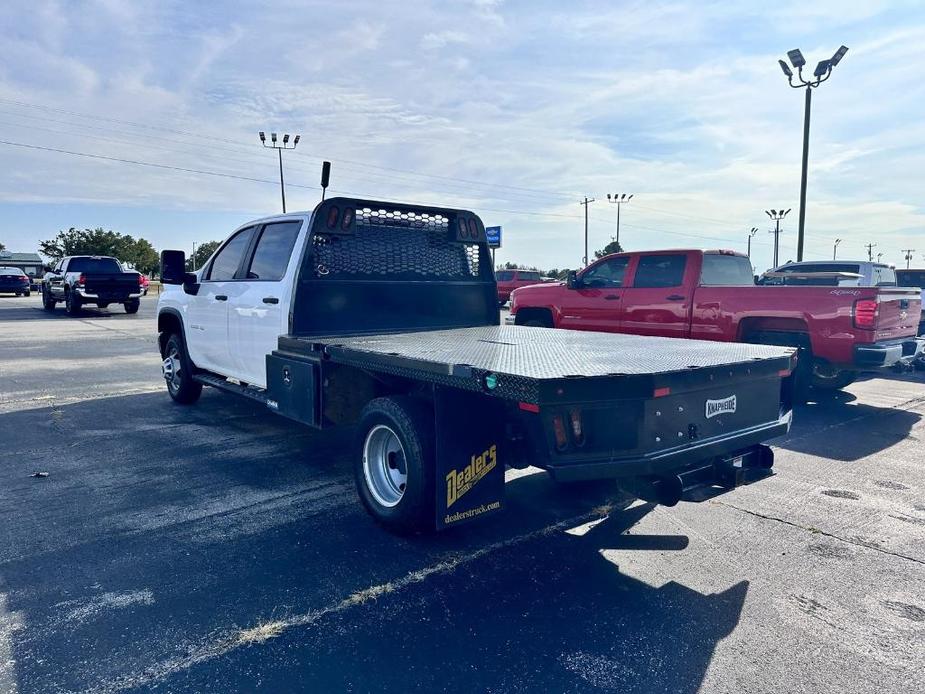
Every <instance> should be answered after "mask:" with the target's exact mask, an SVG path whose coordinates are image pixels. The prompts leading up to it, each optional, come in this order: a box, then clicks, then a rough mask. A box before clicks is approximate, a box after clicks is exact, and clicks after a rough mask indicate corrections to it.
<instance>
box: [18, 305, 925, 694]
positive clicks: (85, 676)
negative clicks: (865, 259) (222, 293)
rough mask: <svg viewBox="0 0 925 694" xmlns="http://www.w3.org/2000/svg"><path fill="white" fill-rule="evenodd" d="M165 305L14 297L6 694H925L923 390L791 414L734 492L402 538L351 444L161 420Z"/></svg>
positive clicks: (519, 496) (580, 500)
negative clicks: (381, 522)
mask: <svg viewBox="0 0 925 694" xmlns="http://www.w3.org/2000/svg"><path fill="white" fill-rule="evenodd" d="M154 306H155V299H154V297H148V298H146V299H144V300H143V302H142V308H141V311H140V312H139V313H138V314H137V315H135V316H128V315H125V314H124V313H123V312H122V311H121V309H120V308H119V307H115V308H114V310H112V311H106V310H97V309H87V310H86V311H85V313H84V315H83V316H82V317H80V318H69V317H67V316H66V315H65V314H64V311H63V310H61V309H60V308H59V309H58V310H56V311H55V312H54V313H53V314H49V313H46V312H44V311H42V310H41V305H40V300H39V298H38V297H37V296H35V295H33V296H32V297H30V298H19V299H17V298H12V297H5V296H4V297H0V514H2V523H0V692H15V693H17V694H19V693H25V692H63V691H88V692H97V693H103V692H117V691H147V690H151V689H155V690H157V691H177V692H180V691H196V692H237V691H247V692H250V691H267V692H283V691H386V690H388V691H394V690H399V689H400V690H410V691H416V690H427V691H490V692H508V691H517V692H534V691H557V692H558V691H562V692H565V691H604V692H607V691H614V692H696V691H705V692H745V691H747V692H772V691H773V692H833V693H834V692H838V693H839V694H841V693H842V692H849V691H850V692H868V691H869V692H921V691H925V443H923V439H925V424H923V421H922V416H923V413H925V387H923V386H925V377H923V375H922V374H921V373H918V374H912V375H908V376H903V377H890V378H872V379H869V380H864V381H862V382H858V383H856V384H854V385H853V386H851V387H850V388H849V389H848V391H847V392H845V393H843V394H840V395H838V396H836V397H831V398H827V399H825V400H823V401H822V402H819V403H812V404H809V405H807V406H805V407H803V408H801V409H800V410H798V412H797V413H796V423H795V426H794V428H793V431H792V432H791V434H790V435H789V436H788V437H786V438H784V439H781V440H778V441H776V442H775V449H776V455H777V463H776V465H775V472H776V474H775V475H774V476H773V477H771V478H768V479H765V480H763V481H760V482H758V483H756V484H753V485H750V486H747V487H742V488H739V489H737V490H734V491H732V492H729V493H726V494H722V495H719V496H715V497H712V498H703V499H700V500H698V501H691V502H685V503H682V504H680V505H678V506H676V507H674V508H662V507H654V506H652V505H650V504H646V503H642V502H639V501H634V500H631V499H627V498H625V497H624V496H622V495H621V494H620V493H618V492H617V491H616V490H615V489H613V488H611V487H610V486H608V485H602V487H601V488H600V489H597V490H583V491H581V492H569V491H566V490H562V489H558V488H556V487H555V486H554V485H553V484H552V483H551V482H550V480H549V479H548V478H547V476H546V475H545V474H544V473H541V472H538V471H532V470H529V471H526V472H520V473H516V474H515V473H513V472H509V473H508V483H507V501H506V504H507V508H506V510H505V511H504V512H503V514H502V515H500V516H496V517H494V518H493V519H491V520H486V521H485V522H482V523H476V524H473V525H469V526H467V527H465V528H460V529H456V530H453V531H451V532H448V533H445V534H442V535H439V536H436V537H430V538H415V539H401V538H397V537H394V536H392V535H389V534H387V533H386V532H384V531H382V530H381V529H379V528H378V527H377V526H376V525H375V524H374V523H373V522H372V521H371V519H370V518H369V517H368V516H367V515H366V514H365V513H364V511H363V510H362V509H361V507H360V505H359V502H358V501H357V500H356V498H355V494H354V490H353V483H352V479H351V475H350V466H349V461H348V457H347V450H346V448H345V446H346V445H347V442H348V441H349V432H330V433H329V432H323V433H317V432H314V431H311V430H309V429H307V428H300V427H297V426H296V425H293V424H290V423H289V422H288V421H286V420H283V419H282V418H279V417H276V416H275V415H273V414H271V413H269V412H267V411H265V410H262V409H260V408H259V406H257V405H254V404H252V403H250V402H245V401H241V400H238V399H235V398H234V397H233V396H230V395H225V394H222V393H219V392H216V391H210V390H208V389H207V390H206V392H205V393H204V395H203V397H202V399H201V400H200V402H199V403H198V404H197V405H194V406H192V407H187V408H183V407H179V406H176V405H174V404H173V403H172V402H171V401H170V399H169V398H168V396H167V394H166V392H165V389H164V387H163V385H162V382H161V379H160V369H159V366H160V365H159V358H158V356H157V354H156V347H155V333H154V320H153V318H154ZM35 472H47V473H48V476H47V477H32V476H31V475H32V474H33V473H35Z"/></svg>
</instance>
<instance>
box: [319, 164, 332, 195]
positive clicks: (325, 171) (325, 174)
mask: <svg viewBox="0 0 925 694" xmlns="http://www.w3.org/2000/svg"><path fill="white" fill-rule="evenodd" d="M330 182H331V162H329V161H323V162H321V202H324V193H325V191H326V190H327V188H328V183H330Z"/></svg>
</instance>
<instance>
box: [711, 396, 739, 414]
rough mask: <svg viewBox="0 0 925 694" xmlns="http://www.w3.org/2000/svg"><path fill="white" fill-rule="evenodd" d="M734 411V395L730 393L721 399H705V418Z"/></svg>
mask: <svg viewBox="0 0 925 694" xmlns="http://www.w3.org/2000/svg"><path fill="white" fill-rule="evenodd" d="M735 411H736V396H735V395H730V396H729V397H728V398H723V399H722V400H707V411H706V415H707V419H709V418H710V417H715V416H716V415H718V414H730V413H732V412H735Z"/></svg>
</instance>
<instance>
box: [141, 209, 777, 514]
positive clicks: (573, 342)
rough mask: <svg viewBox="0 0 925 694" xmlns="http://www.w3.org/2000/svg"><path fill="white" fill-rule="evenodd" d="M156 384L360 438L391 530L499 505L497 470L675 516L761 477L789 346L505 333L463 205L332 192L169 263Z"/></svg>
mask: <svg viewBox="0 0 925 694" xmlns="http://www.w3.org/2000/svg"><path fill="white" fill-rule="evenodd" d="M161 265H162V279H163V282H164V284H165V285H166V289H165V291H164V292H163V293H162V294H161V296H160V300H159V303H158V331H159V333H160V336H159V342H160V350H161V356H162V359H163V372H164V378H165V379H166V382H167V389H168V392H169V394H170V395H171V397H172V398H173V399H174V400H175V401H176V402H178V403H180V404H189V403H192V402H195V401H196V400H197V399H198V397H199V395H200V393H201V390H202V387H203V385H208V386H211V387H214V388H219V389H222V390H225V391H229V392H233V393H237V394H239V395H242V396H244V397H247V398H250V399H252V400H254V401H256V402H258V403H261V404H262V405H264V406H266V407H268V408H270V409H271V410H272V411H274V412H276V413H279V414H281V415H284V416H286V417H289V418H290V419H293V420H295V421H297V422H300V423H302V424H307V425H309V426H312V427H317V428H324V427H329V426H335V425H352V426H355V427H356V429H357V432H358V433H357V440H356V448H355V450H354V452H353V461H354V462H353V464H354V472H355V478H356V484H357V490H358V492H359V496H360V498H361V500H362V502H363V504H364V505H365V506H366V508H367V510H368V511H369V512H370V513H371V514H372V515H373V516H374V517H375V518H376V519H377V520H378V521H379V522H381V523H382V524H384V525H385V526H387V527H389V528H391V529H393V530H397V531H418V530H423V529H427V528H430V529H433V528H434V527H435V526H436V527H437V528H444V527H446V526H451V525H456V524H458V523H461V522H463V521H468V520H470V519H474V518H477V517H481V516H484V515H487V514H489V513H491V512H494V511H497V510H499V509H501V507H502V499H503V494H504V469H505V467H506V466H510V467H516V468H522V467H526V466H529V465H534V466H538V467H540V468H544V469H546V470H548V471H549V473H550V474H551V475H552V476H553V478H554V479H556V480H560V481H564V482H568V481H578V480H597V479H614V478H619V479H621V480H622V483H623V485H624V486H625V487H626V488H628V489H630V490H631V491H632V492H633V493H635V494H636V495H637V496H639V497H641V498H645V499H650V500H653V501H657V502H659V503H663V504H667V505H672V504H675V503H677V502H678V501H679V500H680V499H681V497H682V495H683V494H684V492H685V490H687V489H689V488H691V487H694V486H700V485H704V484H707V485H721V486H725V487H734V486H736V485H737V484H739V483H742V482H743V481H747V480H749V479H751V478H755V477H760V476H763V475H765V474H768V469H769V468H770V467H771V465H772V464H773V454H772V451H771V449H770V448H768V447H767V446H765V445H763V442H765V441H767V440H768V439H771V438H773V437H775V436H779V435H781V434H784V433H785V432H787V431H788V430H789V427H790V421H791V411H792V410H791V402H792V397H791V393H792V383H791V381H792V378H791V377H790V374H791V373H792V370H793V368H794V366H795V350H793V349H791V348H786V347H772V346H765V345H753V344H723V343H717V342H703V341H697V340H675V339H669V338H661V337H640V336H636V335H619V334H617V335H614V334H608V333H593V332H574V331H568V330H545V329H542V328H531V327H524V326H501V325H499V324H498V323H499V312H498V301H497V287H496V284H495V279H494V274H493V271H492V266H491V255H490V251H489V249H488V244H487V242H486V238H485V229H484V227H483V225H482V222H481V220H480V219H479V218H478V217H477V216H476V215H474V214H473V213H471V212H467V211H463V210H455V209H445V208H431V207H420V206H415V205H403V204H399V203H392V202H373V201H368V200H354V199H347V198H333V199H330V200H328V201H326V202H323V203H321V204H320V205H319V206H318V207H317V208H315V210H314V212H313V213H308V212H305V213H291V214H287V215H282V216H278V217H270V218H266V219H262V220H257V221H255V222H251V223H249V224H246V225H244V226H242V227H241V228H240V229H238V230H236V231H235V232H234V233H232V235H231V236H230V237H229V239H228V240H227V241H226V242H225V243H224V244H223V245H222V246H221V247H220V248H219V249H218V250H217V251H216V253H215V255H213V257H212V258H211V259H210V260H209V261H208V262H207V263H206V264H205V266H204V267H203V268H202V269H201V270H200V271H199V272H198V273H196V274H193V273H187V272H185V257H184V254H183V252H182V251H164V252H163V253H162V255H161Z"/></svg>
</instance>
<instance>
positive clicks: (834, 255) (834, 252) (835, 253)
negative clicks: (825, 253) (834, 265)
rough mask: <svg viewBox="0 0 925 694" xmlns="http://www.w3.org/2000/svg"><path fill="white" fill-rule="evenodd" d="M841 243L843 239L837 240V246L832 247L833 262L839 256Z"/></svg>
mask: <svg viewBox="0 0 925 694" xmlns="http://www.w3.org/2000/svg"><path fill="white" fill-rule="evenodd" d="M840 243H841V239H835V245H834V246H832V260H835V257H836V256H837V255H838V244H840Z"/></svg>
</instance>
